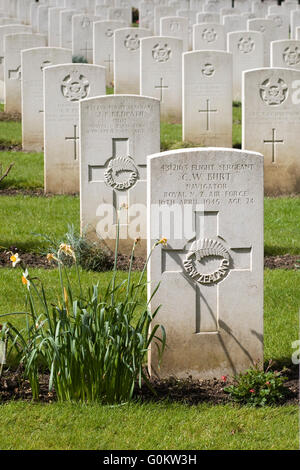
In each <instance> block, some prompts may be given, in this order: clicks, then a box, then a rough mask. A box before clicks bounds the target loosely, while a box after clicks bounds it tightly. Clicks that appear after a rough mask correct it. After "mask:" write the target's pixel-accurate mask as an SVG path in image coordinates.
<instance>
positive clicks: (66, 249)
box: [59, 243, 75, 259]
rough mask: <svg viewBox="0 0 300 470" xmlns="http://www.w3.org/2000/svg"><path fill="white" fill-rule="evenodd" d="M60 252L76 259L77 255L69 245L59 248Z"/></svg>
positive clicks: (64, 244)
mask: <svg viewBox="0 0 300 470" xmlns="http://www.w3.org/2000/svg"><path fill="white" fill-rule="evenodd" d="M59 252H60V253H61V252H63V253H65V255H67V256H72V258H74V259H75V253H74V250H73V248H72V247H71V245H67V244H66V243H62V244H61V245H60V247H59Z"/></svg>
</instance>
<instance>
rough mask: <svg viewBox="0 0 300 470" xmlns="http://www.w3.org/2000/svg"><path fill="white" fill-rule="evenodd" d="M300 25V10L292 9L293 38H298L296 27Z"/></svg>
mask: <svg viewBox="0 0 300 470" xmlns="http://www.w3.org/2000/svg"><path fill="white" fill-rule="evenodd" d="M297 26H300V10H293V11H291V39H296V28H297Z"/></svg>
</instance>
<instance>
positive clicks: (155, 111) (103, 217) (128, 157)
mask: <svg viewBox="0 0 300 470" xmlns="http://www.w3.org/2000/svg"><path fill="white" fill-rule="evenodd" d="M80 122H81V129H80V133H81V188H80V195H81V196H80V200H81V229H82V231H84V232H86V233H87V235H88V236H89V237H90V238H92V239H95V238H96V239H97V238H98V239H99V238H100V239H102V240H103V241H104V243H105V244H106V245H107V246H108V247H109V248H110V249H112V250H113V249H114V246H115V242H116V233H117V220H118V212H119V222H120V252H121V253H125V254H130V252H131V249H132V244H133V241H134V239H135V238H136V237H139V236H140V237H141V242H140V243H139V244H138V246H137V251H136V254H138V255H141V256H145V255H146V212H147V211H146V179H147V178H146V157H147V155H149V154H151V153H152V152H153V149H156V151H159V148H160V113H159V101H158V100H156V99H153V98H148V97H144V96H134V95H131V96H129V95H115V96H106V97H104V96H103V97H98V98H94V99H88V100H84V101H82V102H81V103H80ZM121 207H122V209H121Z"/></svg>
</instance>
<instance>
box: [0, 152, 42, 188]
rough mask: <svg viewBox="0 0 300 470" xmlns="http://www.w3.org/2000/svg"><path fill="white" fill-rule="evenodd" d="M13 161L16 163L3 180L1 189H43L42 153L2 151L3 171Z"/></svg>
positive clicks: (0, 158)
mask: <svg viewBox="0 0 300 470" xmlns="http://www.w3.org/2000/svg"><path fill="white" fill-rule="evenodd" d="M11 163H14V167H13V168H12V170H11V171H10V173H9V174H8V176H7V177H6V178H5V179H4V180H3V181H2V183H1V189H26V190H38V189H41V190H42V189H43V188H44V156H43V154H42V153H22V152H0V165H2V171H3V172H4V171H5V170H6V168H8V166H9V165H10V164H11Z"/></svg>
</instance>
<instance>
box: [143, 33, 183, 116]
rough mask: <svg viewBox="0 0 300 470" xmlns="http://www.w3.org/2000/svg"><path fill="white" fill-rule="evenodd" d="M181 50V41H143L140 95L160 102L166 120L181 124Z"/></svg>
mask: <svg viewBox="0 0 300 470" xmlns="http://www.w3.org/2000/svg"><path fill="white" fill-rule="evenodd" d="M182 48H183V44H182V40H181V39H176V38H170V37H165V36H152V37H150V38H144V39H141V95H144V96H152V97H153V98H158V99H159V100H160V103H161V117H162V119H163V120H172V121H173V120H175V121H176V122H181V116H182V102H181V97H182V77H181V74H182Z"/></svg>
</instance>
